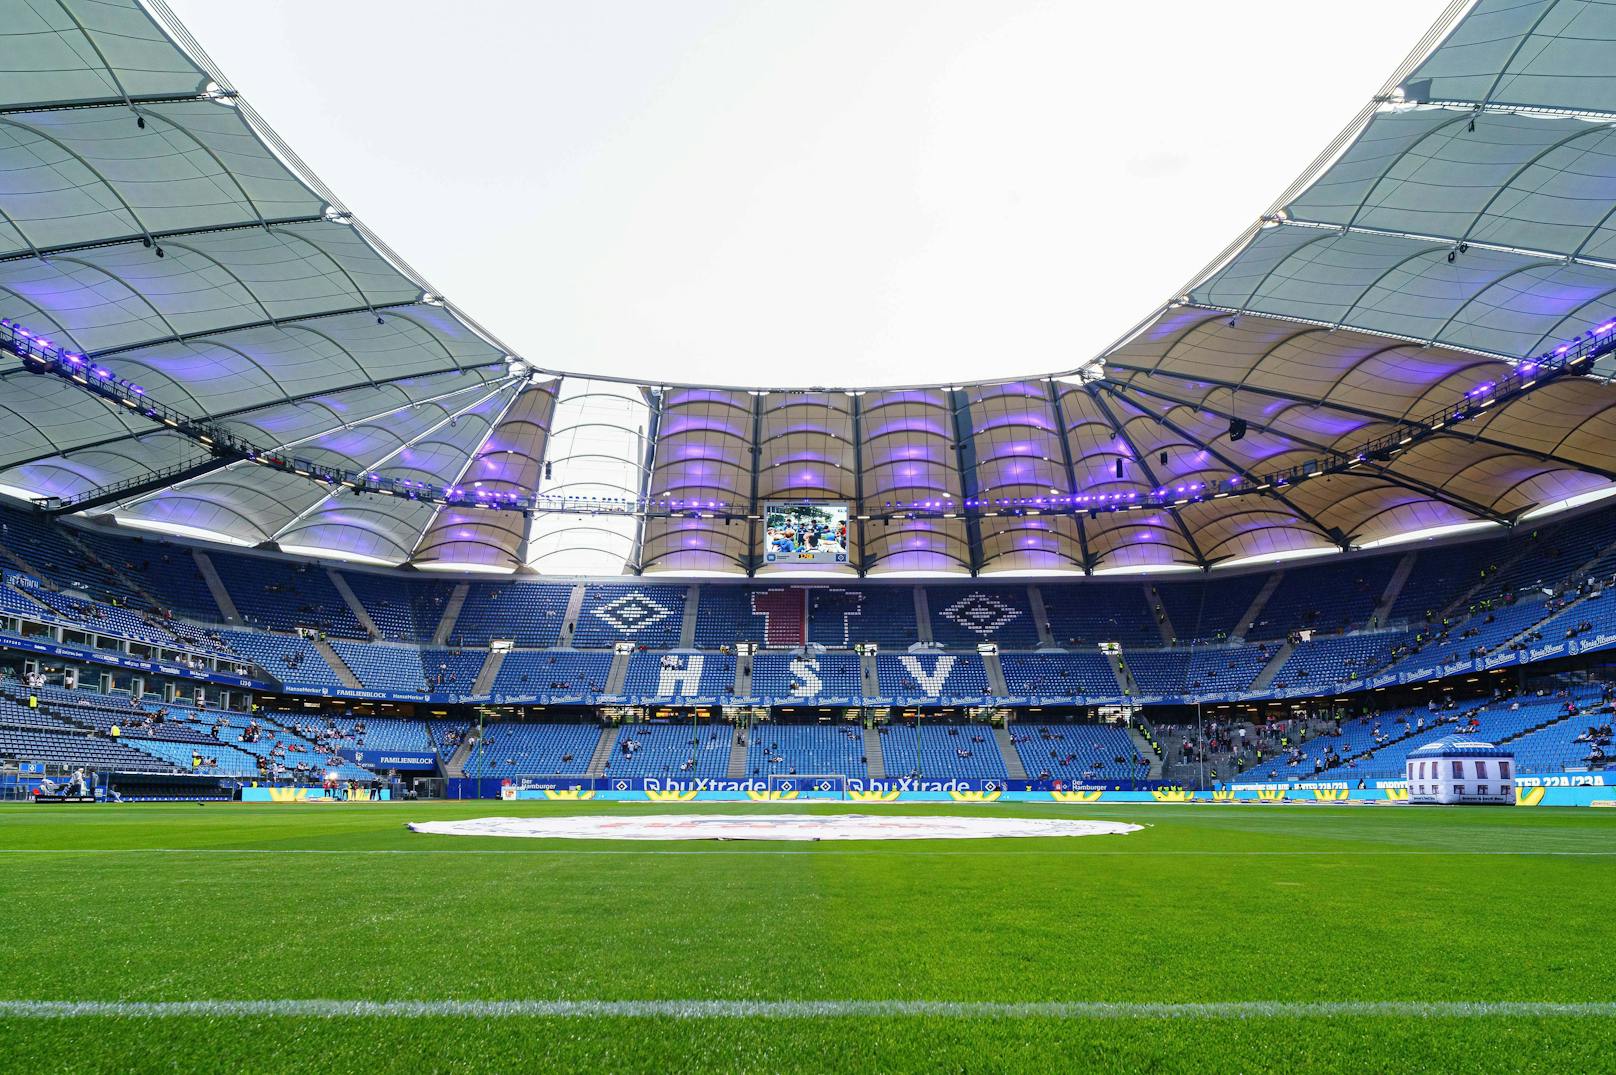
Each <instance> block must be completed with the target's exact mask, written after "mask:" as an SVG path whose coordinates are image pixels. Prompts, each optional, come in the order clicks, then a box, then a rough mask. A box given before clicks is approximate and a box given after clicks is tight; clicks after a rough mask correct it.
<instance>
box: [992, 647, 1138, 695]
mask: <svg viewBox="0 0 1616 1075" xmlns="http://www.w3.org/2000/svg"><path fill="white" fill-rule="evenodd" d="M999 664H1000V666H1001V667H1002V668H1003V669H1004V682H1005V686H1007V687H1008V688H1010V693H1011V694H1012V695H1015V696H1017V697H1043V698H1073V697H1081V696H1085V695H1087V696H1099V697H1106V698H1114V697H1117V696H1118V695H1120V694H1121V693H1122V688H1121V687H1119V686H1118V685H1117V677H1116V676H1115V675H1113V674H1112V672H1111V665H1110V664H1109V662H1108V659H1107V657H1106V656H1105V654H1103V653H1101V652H1099V651H1098V650H1095V651H1094V652H1092V653H1001V654H1000V655H999Z"/></svg>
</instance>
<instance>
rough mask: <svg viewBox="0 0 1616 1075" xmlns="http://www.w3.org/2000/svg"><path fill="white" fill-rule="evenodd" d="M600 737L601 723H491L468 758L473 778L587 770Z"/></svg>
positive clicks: (468, 771)
mask: <svg viewBox="0 0 1616 1075" xmlns="http://www.w3.org/2000/svg"><path fill="white" fill-rule="evenodd" d="M599 740H600V726H599V725H598V724H490V725H488V726H487V727H485V728H484V729H483V738H482V740H481V741H480V742H479V743H478V745H477V746H476V747H474V748H472V751H471V753H470V754H469V755H468V756H467V757H466V770H465V771H466V775H467V776H472V777H489V776H497V777H512V778H515V777H522V776H550V775H559V774H562V773H584V772H587V771H588V769H589V759H590V757H591V756H593V754H594V752H595V744H596V743H597V742H599Z"/></svg>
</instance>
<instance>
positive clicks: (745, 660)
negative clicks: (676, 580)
mask: <svg viewBox="0 0 1616 1075" xmlns="http://www.w3.org/2000/svg"><path fill="white" fill-rule="evenodd" d="M691 589H692V590H694V589H695V587H694V586H692V587H691ZM689 607H690V605H689V603H686V605H685V608H687V609H688V608H689ZM752 660H753V657H752V654H750V653H748V654H744V655H742V656H740V657H736V658H735V682H733V683H731V684H730V692H731V693H732V694H734V695H735V696H736V697H737V698H750V697H752Z"/></svg>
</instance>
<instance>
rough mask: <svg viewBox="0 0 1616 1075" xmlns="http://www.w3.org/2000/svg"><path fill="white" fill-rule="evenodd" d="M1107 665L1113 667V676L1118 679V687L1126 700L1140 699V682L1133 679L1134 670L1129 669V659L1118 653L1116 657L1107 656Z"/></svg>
mask: <svg viewBox="0 0 1616 1075" xmlns="http://www.w3.org/2000/svg"><path fill="white" fill-rule="evenodd" d="M1104 656H1105V663H1106V664H1108V665H1110V666H1111V675H1112V676H1114V677H1115V678H1116V681H1117V687H1118V688H1120V689H1121V691H1122V696H1123V697H1124V698H1137V697H1139V681H1138V680H1136V679H1134V678H1133V669H1132V668H1129V667H1128V658H1127V657H1126V656H1124V655H1123V654H1122V652H1121V651H1118V653H1117V655H1116V657H1114V658H1113V657H1112V656H1111V655H1110V654H1105V655H1104Z"/></svg>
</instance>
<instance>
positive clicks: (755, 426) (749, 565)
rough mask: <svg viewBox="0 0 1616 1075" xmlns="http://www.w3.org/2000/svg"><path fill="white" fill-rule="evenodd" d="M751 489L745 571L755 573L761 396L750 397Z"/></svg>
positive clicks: (759, 530) (758, 551)
mask: <svg viewBox="0 0 1616 1075" xmlns="http://www.w3.org/2000/svg"><path fill="white" fill-rule="evenodd" d="M751 451H752V489H751V492H750V493H748V494H747V500H746V503H747V509H746V514H747V515H748V517H749V518H748V521H747V524H746V573H747V574H748V575H756V574H757V569H758V565H759V564H761V563H762V562H763V553H762V550H761V546H760V542H761V541H762V540H763V532H762V526H761V525H760V520H759V519H758V518H757V516H758V515H759V514H760V512H759V511H758V463H759V462H760V461H761V460H762V459H763V397H762V396H761V395H756V396H753V397H752V448H751Z"/></svg>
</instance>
